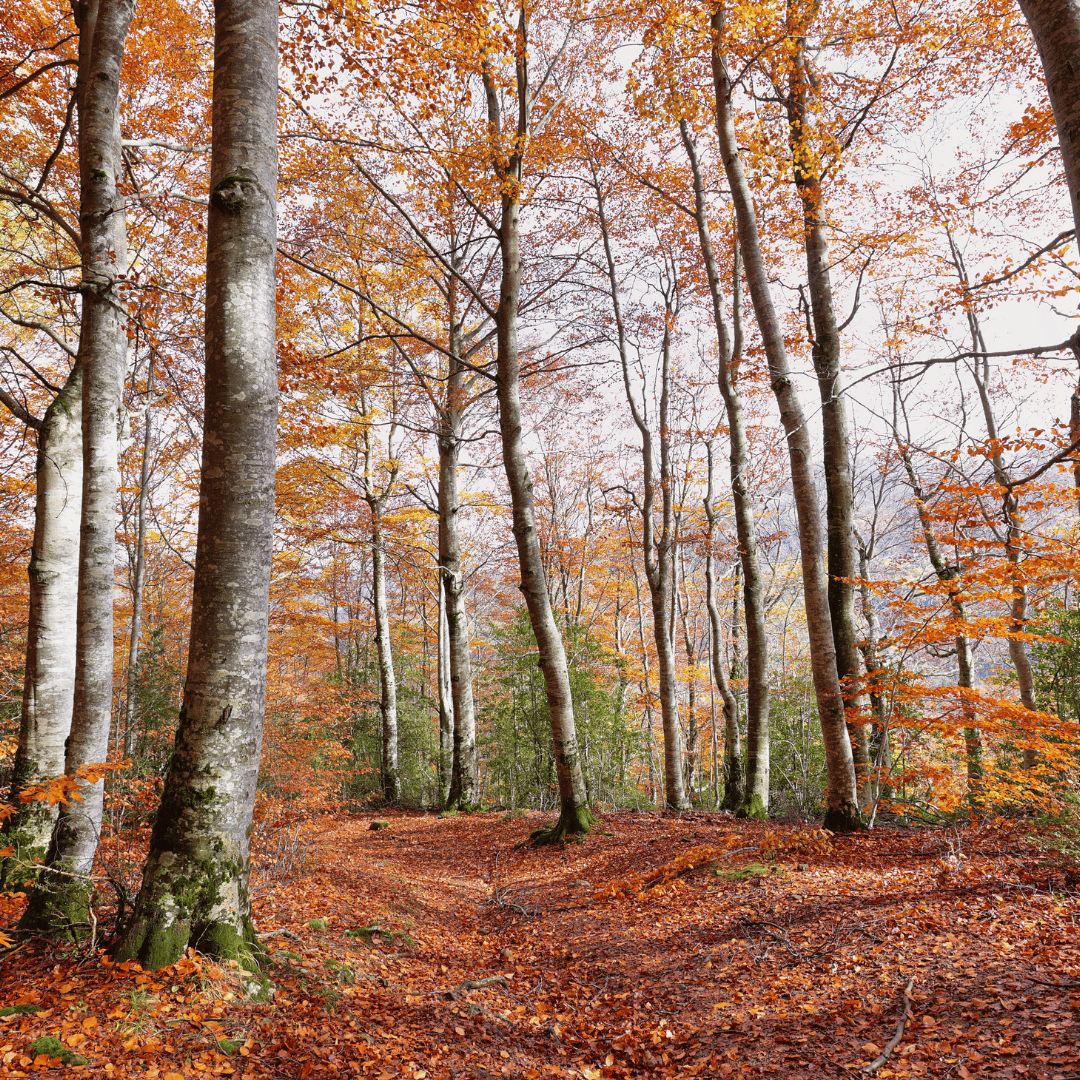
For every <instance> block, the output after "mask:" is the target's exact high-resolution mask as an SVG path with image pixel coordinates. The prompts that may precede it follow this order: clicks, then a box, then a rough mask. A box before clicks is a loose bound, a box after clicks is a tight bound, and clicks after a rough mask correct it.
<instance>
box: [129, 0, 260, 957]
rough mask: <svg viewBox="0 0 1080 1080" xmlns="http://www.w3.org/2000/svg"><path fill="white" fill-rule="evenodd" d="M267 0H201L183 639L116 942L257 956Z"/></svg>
mask: <svg viewBox="0 0 1080 1080" xmlns="http://www.w3.org/2000/svg"><path fill="white" fill-rule="evenodd" d="M277 15H278V11H277V5H276V4H273V3H268V2H266V0H217V2H216V3H215V7H214V22H215V25H214V91H213V148H212V154H211V164H210V207H209V211H208V222H207V256H206V258H207V281H206V388H205V427H204V437H203V457H202V468H201V473H200V486H199V506H200V514H199V538H198V550H197V554H196V562H195V586H194V594H193V601H192V619H191V642H190V647H189V658H188V669H187V678H186V682H185V685H184V700H183V707H182V708H181V712H180V725H179V728H178V729H177V733H176V747H175V750H174V752H173V756H172V759H171V761H170V764H169V770H168V773H167V775H166V778H165V788H164V791H163V793H162V799H161V805H160V807H159V809H158V813H157V818H156V820H155V823H154V830H153V833H152V835H151V839H150V853H149V856H148V858H147V862H146V866H145V868H144V871H143V882H142V888H141V889H140V892H139V896H138V899H137V900H136V903H135V909H134V912H133V915H132V918H131V921H130V922H129V924H128V926H127V928H126V929H125V931H124V934H123V936H122V938H121V940H120V942H119V945H118V947H117V955H118V956H120V957H123V958H128V957H138V958H139V959H140V961H141V962H142V963H143V964H144V966H146V967H148V968H151V969H156V968H159V967H161V966H163V965H165V964H169V963H172V962H173V961H174V960H176V959H177V958H179V957H180V956H182V955H183V953H184V950H185V949H186V948H187V946H188V944H189V943H190V944H193V945H195V946H197V947H198V948H199V949H201V950H202V951H204V952H208V953H211V954H214V955H218V956H224V957H231V958H234V959H237V960H239V961H240V962H241V964H243V965H244V966H246V967H248V968H254V967H255V966H257V963H258V958H259V956H260V955H261V953H260V948H259V946H258V944H257V942H256V940H255V934H254V928H253V927H252V923H251V901H250V897H249V894H248V874H249V864H250V833H251V818H252V810H253V808H254V800H255V784H256V780H257V778H258V771H259V759H260V752H261V745H262V728H263V711H264V704H265V695H266V655H267V634H268V616H269V611H268V602H269V600H268V598H269V585H270V562H271V555H272V550H273V535H274V464H275V462H274V447H275V430H276V421H277V400H278V393H277V390H278V384H277V365H276V347H275V261H276V198H277Z"/></svg>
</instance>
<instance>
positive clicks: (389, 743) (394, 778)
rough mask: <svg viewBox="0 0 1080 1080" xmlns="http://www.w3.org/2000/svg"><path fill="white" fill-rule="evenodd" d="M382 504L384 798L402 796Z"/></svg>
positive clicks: (377, 598) (375, 566)
mask: <svg viewBox="0 0 1080 1080" xmlns="http://www.w3.org/2000/svg"><path fill="white" fill-rule="evenodd" d="M381 514H382V505H379V506H378V507H377V508H376V507H375V506H372V508H371V588H372V592H373V594H374V605H373V606H374V612H375V655H376V656H377V657H378V664H379V715H380V716H381V717H382V788H383V799H384V800H385V801H386V802H387V803H396V802H397V801H398V800H399V799H400V798H401V780H400V777H399V776H398V711H397V676H396V674H395V672H394V653H393V648H392V646H391V642H390V613H389V611H388V609H387V606H386V548H385V546H384V541H383V532H382V520H381Z"/></svg>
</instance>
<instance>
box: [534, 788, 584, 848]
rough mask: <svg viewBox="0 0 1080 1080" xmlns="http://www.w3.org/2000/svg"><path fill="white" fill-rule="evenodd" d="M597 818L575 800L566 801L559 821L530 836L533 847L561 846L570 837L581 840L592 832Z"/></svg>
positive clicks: (536, 830) (537, 830) (535, 831)
mask: <svg viewBox="0 0 1080 1080" xmlns="http://www.w3.org/2000/svg"><path fill="white" fill-rule="evenodd" d="M595 824H596V818H595V817H594V816H593V814H592V811H590V810H589V808H588V807H587V806H579V805H578V804H577V803H576V802H574V800H573V799H564V800H563V804H562V811H561V812H560V814H559V820H558V821H556V822H555V823H554V824H553V825H549V826H547V828H543V829H535V830H533V832H532V833H530V834H529V840H530V841H531V843H532V845H533V847H542V846H544V845H545V844H561V843H563V842H564V841H565V840H566V839H567V838H568V837H569V838H580V837H582V836H585V835H587V834H588V833H590V832H591V831H592V827H593V826H594V825H595Z"/></svg>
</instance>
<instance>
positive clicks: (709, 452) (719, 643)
mask: <svg viewBox="0 0 1080 1080" xmlns="http://www.w3.org/2000/svg"><path fill="white" fill-rule="evenodd" d="M705 453H706V456H707V460H708V463H709V486H708V488H707V490H706V493H705V499H704V505H705V522H706V533H705V608H706V610H707V611H708V613H709V662H710V664H711V666H712V676H713V681H714V682H715V683H716V692H717V693H718V694H719V695H720V700H721V701H722V702H723V712H724V769H723V773H724V795H723V799H722V800H721V799H719V798H718V799H717V802H718V805H719V809H721V810H732V811H734V810H738V809H739V807H740V806H742V805H743V771H742V739H741V738H740V734H739V703H738V702H737V701H736V699H735V695H734V694H733V693H732V692H731V683H730V682H729V680H728V675H727V671H726V669H725V665H724V654H723V641H724V635H723V629H722V625H721V622H720V606H719V605H718V604H717V602H716V557H715V556H714V555H713V538H714V537H715V535H716V524H717V513H716V506H715V505H714V503H713V447H712V442H706V444H705Z"/></svg>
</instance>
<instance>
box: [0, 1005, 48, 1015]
mask: <svg viewBox="0 0 1080 1080" xmlns="http://www.w3.org/2000/svg"><path fill="white" fill-rule="evenodd" d="M36 1012H41V1006H40V1005H9V1006H8V1007H7V1008H6V1009H0V1016H23V1015H25V1014H26V1013H36Z"/></svg>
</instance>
